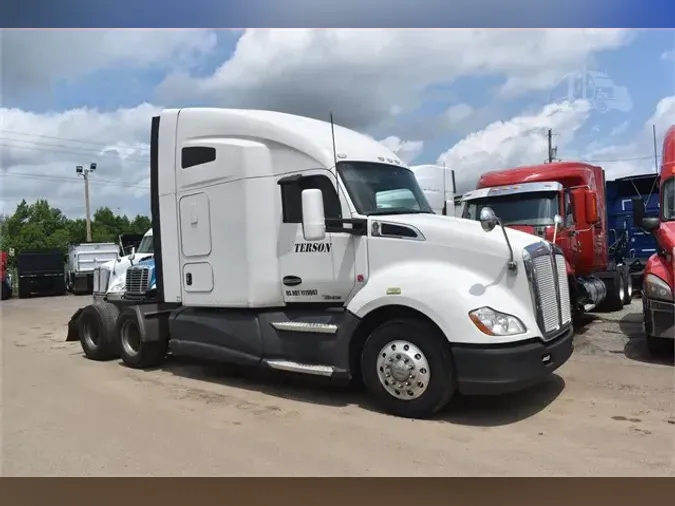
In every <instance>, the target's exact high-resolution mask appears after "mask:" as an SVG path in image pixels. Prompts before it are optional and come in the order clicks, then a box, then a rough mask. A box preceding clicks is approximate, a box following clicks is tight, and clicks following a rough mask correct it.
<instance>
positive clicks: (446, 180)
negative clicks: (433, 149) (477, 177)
mask: <svg viewBox="0 0 675 506" xmlns="http://www.w3.org/2000/svg"><path fill="white" fill-rule="evenodd" d="M410 170H412V172H413V174H415V178H416V179H417V182H418V184H419V185H420V188H422V191H423V192H424V195H425V196H426V198H427V201H428V202H429V205H431V208H432V209H433V211H434V212H435V213H436V214H442V215H447V216H455V200H454V199H455V190H456V188H455V171H454V170H452V169H450V168H448V167H445V166H441V165H415V166H412V167H410Z"/></svg>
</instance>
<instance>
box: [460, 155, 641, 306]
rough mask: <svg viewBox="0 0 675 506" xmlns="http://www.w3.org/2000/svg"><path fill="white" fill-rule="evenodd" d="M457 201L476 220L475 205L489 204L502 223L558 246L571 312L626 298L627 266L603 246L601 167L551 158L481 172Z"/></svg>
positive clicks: (628, 293) (604, 221)
mask: <svg viewBox="0 0 675 506" xmlns="http://www.w3.org/2000/svg"><path fill="white" fill-rule="evenodd" d="M462 201H463V206H464V210H463V212H462V217H464V218H469V219H474V220H478V219H479V218H480V213H481V210H482V209H483V208H485V207H490V208H491V209H492V210H493V211H494V212H495V214H496V215H497V217H498V218H499V220H500V222H501V224H502V225H504V226H506V227H510V228H514V229H517V230H521V231H524V232H528V233H530V234H533V235H537V236H539V237H542V238H544V239H546V240H548V241H550V242H553V243H555V244H557V245H558V246H559V247H560V248H561V249H562V250H563V252H564V255H565V268H566V270H567V275H568V279H569V287H570V293H569V301H570V306H571V307H570V309H571V311H572V314H573V315H574V316H575V317H577V318H578V317H579V316H580V315H581V314H583V313H584V312H585V311H590V310H592V309H595V308H598V309H603V310H607V311H616V310H620V309H621V308H622V307H623V306H624V304H628V303H630V301H631V298H632V284H631V276H630V272H629V269H628V268H627V266H626V265H625V264H624V263H623V262H622V259H620V258H615V257H614V256H613V255H612V251H610V248H609V246H608V236H607V210H606V204H605V171H604V170H603V169H602V167H598V166H595V165H589V164H586V163H580V162H555V163H545V164H541V165H533V166H528V167H518V168H512V169H505V170H499V171H492V172H486V173H484V174H483V175H482V176H481V177H480V179H479V180H478V184H477V189H476V190H473V191H470V192H467V193H466V194H465V195H464V196H463V198H462ZM561 295H562V294H561Z"/></svg>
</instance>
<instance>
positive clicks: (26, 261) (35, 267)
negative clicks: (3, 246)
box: [16, 249, 66, 299]
mask: <svg viewBox="0 0 675 506" xmlns="http://www.w3.org/2000/svg"><path fill="white" fill-rule="evenodd" d="M16 267H17V277H18V281H19V298H21V299H25V298H27V297H31V296H33V295H64V294H65V293H66V277H65V265H64V262H63V253H62V251H61V250H59V249H36V250H24V251H20V252H19V254H18V255H17V259H16Z"/></svg>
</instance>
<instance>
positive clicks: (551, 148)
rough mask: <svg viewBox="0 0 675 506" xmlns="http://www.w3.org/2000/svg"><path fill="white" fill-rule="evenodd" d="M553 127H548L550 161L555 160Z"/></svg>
mask: <svg viewBox="0 0 675 506" xmlns="http://www.w3.org/2000/svg"><path fill="white" fill-rule="evenodd" d="M554 158H555V157H554V156H553V129H551V128H549V129H548V163H551V162H553V159H554Z"/></svg>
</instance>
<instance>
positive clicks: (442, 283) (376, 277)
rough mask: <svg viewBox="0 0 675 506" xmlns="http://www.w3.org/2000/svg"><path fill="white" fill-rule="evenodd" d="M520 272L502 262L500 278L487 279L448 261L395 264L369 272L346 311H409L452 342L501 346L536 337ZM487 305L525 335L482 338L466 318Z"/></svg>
mask: <svg viewBox="0 0 675 506" xmlns="http://www.w3.org/2000/svg"><path fill="white" fill-rule="evenodd" d="M520 267H521V268H520V269H519V275H518V276H513V275H512V274H510V273H509V272H508V271H507V266H506V263H504V268H503V269H502V270H501V271H500V272H499V275H498V277H497V278H496V279H487V278H486V276H485V274H484V273H480V272H472V271H468V270H466V266H460V265H452V264H448V263H447V262H440V261H417V262H414V261H413V262H411V261H407V262H405V263H404V262H400V263H399V262H397V263H393V264H390V265H388V266H387V267H386V268H384V269H382V270H378V271H376V272H374V273H371V275H370V278H369V279H368V281H367V283H366V284H365V286H364V287H363V288H361V290H359V291H358V292H357V293H356V294H355V295H354V297H353V298H352V300H351V301H349V303H348V305H347V310H348V311H350V312H351V313H353V314H354V315H356V316H357V317H358V318H360V319H362V318H364V317H365V316H367V315H368V314H369V313H370V312H371V311H374V310H376V309H378V308H380V307H383V306H388V305H401V306H407V307H409V308H411V309H415V310H416V311H419V312H421V313H423V314H424V315H426V316H427V317H428V318H429V319H430V320H431V321H433V322H434V323H435V324H436V325H437V326H438V327H439V328H440V329H441V331H442V332H443V334H444V335H445V337H446V339H448V341H450V342H452V343H473V344H497V343H510V342H515V341H522V340H525V339H532V338H538V337H540V331H539V328H538V326H537V323H536V321H535V320H534V315H533V310H532V307H530V304H531V300H532V299H531V296H530V290H529V285H528V283H527V280H526V279H525V276H524V269H523V268H522V266H520ZM521 272H522V273H523V274H520V273H521ZM507 277H508V278H507ZM449 279H450V280H454V282H453V283H452V285H448V282H447V280H449ZM483 306H489V307H491V308H493V309H495V310H497V311H501V312H504V313H508V314H511V315H514V316H516V317H517V318H519V319H520V320H521V321H522V322H523V324H524V325H525V326H526V328H527V331H526V332H525V333H524V334H520V335H515V336H506V337H494V336H487V335H485V334H483V333H482V332H480V331H479V330H478V329H477V328H476V327H475V325H474V324H473V322H472V321H471V320H470V318H469V316H468V313H469V312H470V311H472V310H474V309H477V308H479V307H483Z"/></svg>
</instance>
